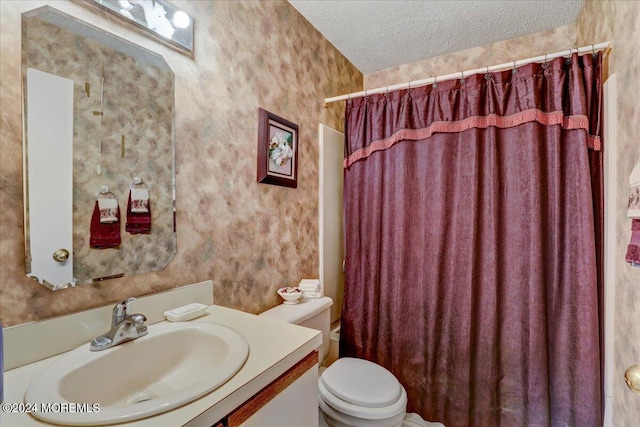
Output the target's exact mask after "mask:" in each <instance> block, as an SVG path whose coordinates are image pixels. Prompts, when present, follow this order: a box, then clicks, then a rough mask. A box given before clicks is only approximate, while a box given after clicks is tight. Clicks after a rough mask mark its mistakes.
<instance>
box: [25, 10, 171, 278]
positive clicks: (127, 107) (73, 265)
mask: <svg viewBox="0 0 640 427" xmlns="http://www.w3.org/2000/svg"><path fill="white" fill-rule="evenodd" d="M22 72H23V100H24V106H23V118H24V120H23V126H24V131H23V138H24V141H23V147H24V148H23V149H24V168H25V173H24V177H25V181H24V194H25V246H26V247H25V264H26V272H27V275H28V276H29V277H31V278H33V279H35V280H38V281H39V282H40V283H41V284H43V285H45V286H47V287H49V288H50V289H53V290H56V289H62V288H66V287H70V286H75V285H80V284H88V283H95V282H97V281H102V280H106V279H112V278H117V277H123V276H130V275H134V274H140V273H146V272H152V271H158V270H161V269H163V268H165V267H166V266H167V264H168V263H169V262H170V261H171V259H172V258H173V256H174V255H175V252H176V230H175V220H174V217H175V144H174V108H175V107H174V76H173V72H172V71H171V69H170V68H169V66H168V65H167V63H166V62H165V61H164V59H163V58H162V57H161V56H160V55H158V54H156V53H154V52H151V51H149V50H147V49H144V48H142V47H140V46H137V45H135V44H133V43H131V42H128V41H126V40H123V39H121V38H119V37H116V36H114V35H112V34H109V33H107V32H105V31H103V30H100V29H98V28H96V27H94V26H91V25H89V24H87V23H84V22H81V21H79V20H78V19H76V18H73V17H71V16H69V15H67V14H64V13H62V12H60V11H58V10H56V9H54V8H51V7H49V6H45V7H41V8H39V9H36V10H33V11H29V12H26V13H24V14H23V15H22ZM100 208H102V209H100Z"/></svg>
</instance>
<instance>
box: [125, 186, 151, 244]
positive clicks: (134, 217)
mask: <svg viewBox="0 0 640 427" xmlns="http://www.w3.org/2000/svg"><path fill="white" fill-rule="evenodd" d="M125 230H127V231H128V232H129V233H131V234H149V233H151V200H150V199H149V200H147V212H131V191H129V200H128V201H127V224H126V225H125Z"/></svg>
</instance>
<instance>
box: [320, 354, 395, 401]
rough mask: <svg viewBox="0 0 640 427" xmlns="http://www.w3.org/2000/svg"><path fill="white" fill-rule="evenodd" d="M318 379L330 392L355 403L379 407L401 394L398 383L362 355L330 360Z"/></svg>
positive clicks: (388, 373)
mask: <svg viewBox="0 0 640 427" xmlns="http://www.w3.org/2000/svg"><path fill="white" fill-rule="evenodd" d="M320 383H321V384H322V385H323V386H324V387H325V388H326V389H327V390H328V391H329V392H330V393H331V394H333V395H334V396H337V397H339V398H340V399H342V400H344V401H346V402H348V403H351V404H354V405H358V406H364V407H367V408H382V407H385V406H389V405H392V404H394V403H396V402H397V401H398V399H400V396H401V395H402V390H403V388H402V385H401V384H400V382H399V381H398V380H397V379H396V377H395V376H394V375H393V374H392V373H391V372H389V371H388V370H386V369H385V368H383V367H382V366H380V365H376V364H375V363H372V362H369V361H367V360H364V359H354V358H351V357H343V358H341V359H338V360H336V361H335V362H334V363H332V364H331V366H329V367H328V368H327V369H326V370H325V371H324V372H323V374H322V376H321V377H320Z"/></svg>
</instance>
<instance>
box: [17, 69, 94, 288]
mask: <svg viewBox="0 0 640 427" xmlns="http://www.w3.org/2000/svg"><path fill="white" fill-rule="evenodd" d="M26 88H27V120H28V123H27V150H26V156H27V159H26V165H27V173H28V178H27V179H28V187H27V191H28V199H27V200H28V212H29V214H28V222H29V251H30V255H31V272H30V274H29V275H30V276H31V277H34V278H37V279H38V281H39V282H40V283H44V282H45V281H46V282H48V283H45V284H47V285H48V286H50V287H53V288H57V287H61V286H64V285H66V284H69V283H73V230H72V225H73V80H69V79H65V78H63V77H60V76H56V75H53V74H49V73H44V72H42V71H38V70H35V69H32V68H29V69H27V82H26ZM90 214H91V213H90V212H89V213H88V214H87V215H90ZM59 249H63V250H66V251H68V253H69V258H68V259H67V260H66V261H60V260H59V261H56V260H54V253H55V252H56V251H57V250H59Z"/></svg>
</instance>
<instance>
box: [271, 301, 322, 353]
mask: <svg viewBox="0 0 640 427" xmlns="http://www.w3.org/2000/svg"><path fill="white" fill-rule="evenodd" d="M332 305H333V300H332V299H331V298H329V297H322V298H309V299H302V300H300V302H299V303H298V304H280V305H278V306H276V307H273V308H272V309H269V310H267V311H265V312H264V313H260V316H267V317H271V318H274V319H279V320H282V321H284V322H287V323H292V324H294V325H299V326H304V327H305V328H311V329H316V330H318V331H320V332H322V345H321V346H320V348H318V361H319V364H320V365H322V361H323V360H324V358H325V357H327V354H329V327H330V324H331V310H330V308H331V306H332Z"/></svg>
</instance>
